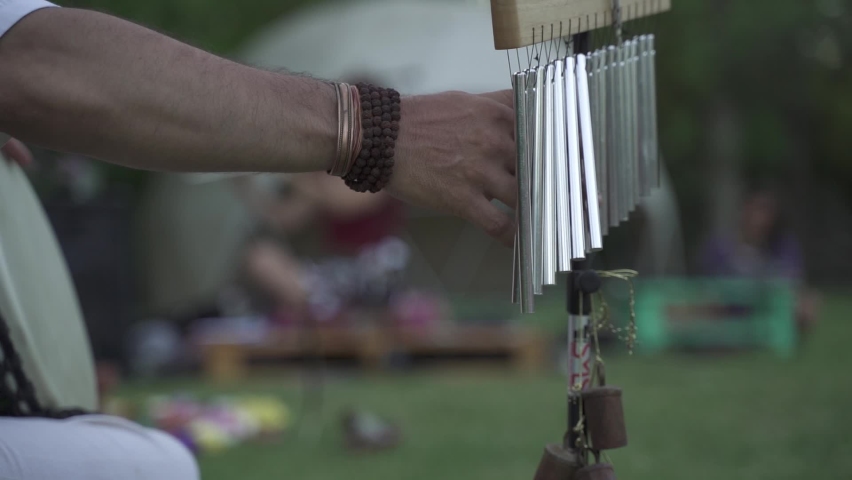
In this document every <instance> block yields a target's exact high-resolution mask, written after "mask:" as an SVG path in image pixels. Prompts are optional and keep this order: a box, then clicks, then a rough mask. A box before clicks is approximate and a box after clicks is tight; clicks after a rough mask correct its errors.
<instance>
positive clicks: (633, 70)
mask: <svg viewBox="0 0 852 480" xmlns="http://www.w3.org/2000/svg"><path fill="white" fill-rule="evenodd" d="M638 52H639V42H637V40H636V39H634V40H633V41H631V42H630V148H631V149H632V151H633V165H634V166H635V167H634V168H635V174H634V178H635V179H636V181H635V183H634V185H635V186H634V189H633V203H634V205H639V203H640V202H641V201H642V182H643V180H644V177H645V175H644V172H643V171H642V161H641V160H642V156H641V155H640V154H639V88H638V85H639V80H638V79H639V76H638V70H637V67H638V65H639V55H638Z"/></svg>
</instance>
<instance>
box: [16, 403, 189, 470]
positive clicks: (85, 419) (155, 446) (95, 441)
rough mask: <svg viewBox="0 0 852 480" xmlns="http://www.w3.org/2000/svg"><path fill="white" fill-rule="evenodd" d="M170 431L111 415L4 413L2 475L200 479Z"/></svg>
mask: <svg viewBox="0 0 852 480" xmlns="http://www.w3.org/2000/svg"><path fill="white" fill-rule="evenodd" d="M199 478H200V475H199V472H198V466H197V464H196V463H195V458H194V457H193V456H192V454H191V453H190V452H189V450H187V449H186V448H185V447H184V446H183V445H182V444H181V443H180V442H178V441H177V440H176V439H175V438H173V437H172V436H171V435H169V434H167V433H164V432H160V431H157V430H152V429H149V428H145V427H142V426H140V425H137V424H135V423H133V422H130V421H128V420H125V419H122V418H118V417H111V416H107V415H82V416H78V417H72V418H69V419H65V420H51V419H41V418H9V417H0V480H198V479H199Z"/></svg>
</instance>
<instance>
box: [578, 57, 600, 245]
mask: <svg viewBox="0 0 852 480" xmlns="http://www.w3.org/2000/svg"><path fill="white" fill-rule="evenodd" d="M597 58H598V57H597V52H592V53H590V54H589V55H588V56H587V57H586V71H585V72H584V73H585V76H586V85H588V88H589V106H590V107H591V117H592V132H593V133H592V144H593V145H594V149H595V153H597V152H600V151H601V147H600V145H599V144H598V143H599V142H600V138H598V135H597V132H598V130H599V129H600V128H601V126H600V101H599V98H598V83H597V81H598V77H600V71H599V70H598V69H597V63H596V62H597ZM578 72H579V71H578ZM600 171H601V159H600V157H599V156H597V155H595V173H596V178H597V182H596V184H595V189H596V190H597V191H598V192H600V191H601V179H600ZM598 208H600V200H598ZM598 220H600V211H599V212H598ZM600 228H601V227H600V226H598V229H600ZM587 246H588V245H587Z"/></svg>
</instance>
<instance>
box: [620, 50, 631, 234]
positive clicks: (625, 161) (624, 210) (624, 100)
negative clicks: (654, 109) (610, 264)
mask: <svg viewBox="0 0 852 480" xmlns="http://www.w3.org/2000/svg"><path fill="white" fill-rule="evenodd" d="M628 101H629V99H628V97H627V44H626V43H625V44H623V45H621V46H620V48H619V50H618V104H617V110H618V133H619V156H620V157H621V159H620V163H621V165H620V166H621V171H622V172H621V173H622V175H621V187H622V190H623V192H622V195H621V200H622V204H621V220H622V221H626V220H627V218H628V216H629V215H630V212H631V210H632V207H633V205H631V203H632V202H633V165H632V163H633V162H631V161H630V145H629V131H628V130H629V129H628V119H627V113H628V111H627V108H626V105H627V104H628Z"/></svg>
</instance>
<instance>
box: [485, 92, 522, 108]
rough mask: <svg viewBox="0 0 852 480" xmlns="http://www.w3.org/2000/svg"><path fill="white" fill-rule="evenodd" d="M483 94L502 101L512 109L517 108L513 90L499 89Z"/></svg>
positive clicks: (496, 100)
mask: <svg viewBox="0 0 852 480" xmlns="http://www.w3.org/2000/svg"><path fill="white" fill-rule="evenodd" d="M481 96H483V97H485V98H488V99H490V100H494V101H495V102H499V103H502V104H503V105H505V106H507V107H509V108H511V109H512V110H514V109H515V99H514V97H513V95H512V90H498V91H496V92H488V93H483V94H481Z"/></svg>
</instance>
